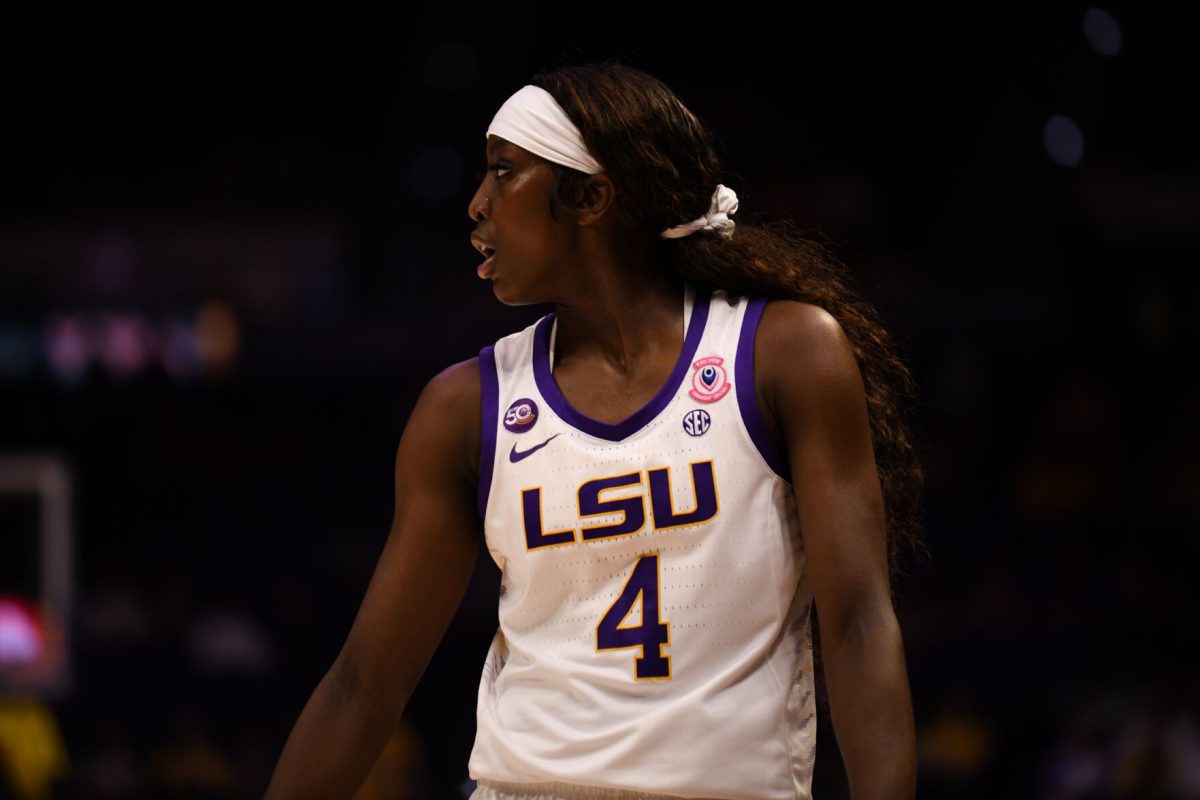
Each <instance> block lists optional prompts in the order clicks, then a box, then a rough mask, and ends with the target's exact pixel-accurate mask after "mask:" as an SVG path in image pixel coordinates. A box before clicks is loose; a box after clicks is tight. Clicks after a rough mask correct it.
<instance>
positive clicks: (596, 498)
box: [521, 459, 719, 550]
mask: <svg viewBox="0 0 1200 800" xmlns="http://www.w3.org/2000/svg"><path fill="white" fill-rule="evenodd" d="M689 467H690V468H691V473H692V492H693V497H694V498H695V507H694V508H692V510H691V511H684V512H677V511H675V507H674V503H673V502H672V500H671V473H670V468H669V467H656V468H654V469H649V470H646V471H645V472H646V478H647V481H648V483H649V486H650V511H651V514H652V515H653V521H654V522H653V526H654V530H664V529H666V528H678V527H680V526H683V525H696V524H698V523H701V522H707V521H708V520H710V519H712V518H713V517H715V516H716V515H717V512H718V510H719V505H718V503H717V483H716V480H715V478H714V477H713V462H712V460H711V459H709V460H707V461H693V462H692V463H691V464H689ZM641 485H642V471H641V470H639V471H637V472H628V473H625V474H622V475H611V476H607V477H603V478H593V479H591V480H589V481H587V482H585V483H584V484H583V485H582V486H580V487H579V492H578V500H579V517H580V519H581V520H583V519H587V518H588V517H596V516H600V515H602V514H621V515H622V519H621V520H620V521H619V522H614V523H609V524H605V525H591V526H580V528H579V531H580V532H581V533H582V536H583V540H584V541H585V542H587V541H595V540H596V539H611V538H613V537H615V536H629V535H631V534H634V533H637V532H638V531H640V530H641V529H642V528H643V527H645V525H646V507H645V495H644V493H639V494H633V495H629V496H628V497H618V498H613V499H611V500H602V499H601V498H600V493H601V492H603V491H605V490H607V489H617V488H621V487H628V486H641ZM521 514H522V517H523V519H524V524H525V546H526V548H527V549H528V550H537V549H539V548H542V547H555V546H557V545H564V544H572V543H573V542H575V541H577V540H576V529H575V528H568V529H566V530H561V531H549V532H547V531H545V530H544V529H543V528H542V487H540V486H535V487H533V488H530V489H522V490H521Z"/></svg>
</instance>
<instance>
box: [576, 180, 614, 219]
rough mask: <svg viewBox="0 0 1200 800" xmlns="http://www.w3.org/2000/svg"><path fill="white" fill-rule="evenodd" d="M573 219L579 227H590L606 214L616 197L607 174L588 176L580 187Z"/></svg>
mask: <svg viewBox="0 0 1200 800" xmlns="http://www.w3.org/2000/svg"><path fill="white" fill-rule="evenodd" d="M577 196H578V200H577V202H576V204H575V218H576V219H577V220H578V222H579V224H580V225H591V224H593V223H595V222H597V221H598V220H600V219H601V218H603V217H604V215H605V214H607V213H608V211H609V209H610V208H611V207H612V205H613V201H614V200H615V199H616V196H617V187H616V185H614V184H613V182H612V178H610V177H609V176H608V173H605V172H597V173H596V174H595V175H588V176H587V178H586V179H584V182H583V185H582V186H581V187H580V190H579V194H578V195H577Z"/></svg>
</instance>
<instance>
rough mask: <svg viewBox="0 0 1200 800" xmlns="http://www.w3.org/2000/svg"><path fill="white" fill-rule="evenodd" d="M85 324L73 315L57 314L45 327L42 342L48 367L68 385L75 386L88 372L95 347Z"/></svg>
mask: <svg viewBox="0 0 1200 800" xmlns="http://www.w3.org/2000/svg"><path fill="white" fill-rule="evenodd" d="M88 327H89V326H87V325H86V324H85V322H84V321H83V320H82V319H80V318H79V317H77V316H75V315H73V314H56V315H54V316H53V317H51V318H50V322H49V324H48V325H47V326H46V333H45V338H44V341H43V348H44V355H45V358H46V363H47V364H48V365H49V366H50V370H51V372H53V373H54V376H55V377H56V378H58V379H59V380H60V381H62V382H63V383H66V384H76V383H78V382H79V381H80V380H81V379H82V378H83V376H84V373H86V372H87V368H88V364H89V363H90V362H91V360H92V355H93V345H92V340H91V336H90V333H89V331H88Z"/></svg>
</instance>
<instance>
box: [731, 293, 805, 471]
mask: <svg viewBox="0 0 1200 800" xmlns="http://www.w3.org/2000/svg"><path fill="white" fill-rule="evenodd" d="M766 306H767V301H766V298H758V299H755V300H751V301H750V302H749V303H748V304H747V305H746V314H745V316H743V317H742V330H741V332H740V333H739V334H738V346H737V365H736V366H735V367H734V378H733V382H734V385H735V386H736V387H737V402H738V408H739V409H741V412H742V422H744V423H746V430H747V431H749V432H750V438H751V439H752V440H753V441H754V446H755V447H757V448H758V452H759V453H761V454H762V457H763V458H764V459H765V460H766V462H767V464H769V465H770V467H771V469H772V470H774V471H775V474H776V475H778V476H779V477H781V478H783V479H784V480H785V481H787V482H788V483H791V477H790V475H791V470H789V469H788V466H787V462H786V461H785V460H784V459H783V457H782V455H780V453H779V450H778V449H777V448H776V447H775V443H774V442H772V441H771V435H770V434H769V433H768V432H767V426H766V423H764V422H763V419H762V414H760V413H759V411H758V400H757V398H756V397H755V393H754V334H755V333H756V332H757V331H758V321H759V319H760V318H761V317H762V312H763V309H764V308H766Z"/></svg>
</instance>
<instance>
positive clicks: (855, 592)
mask: <svg viewBox="0 0 1200 800" xmlns="http://www.w3.org/2000/svg"><path fill="white" fill-rule="evenodd" d="M755 356H756V359H755V360H756V361H757V362H758V363H760V364H762V365H763V368H764V370H765V372H764V375H763V390H764V394H765V397H764V400H765V404H766V406H767V412H768V413H772V414H773V415H774V416H775V419H777V420H778V421H779V431H780V434H781V439H782V441H783V443H784V445H785V446H786V449H787V458H788V463H789V466H790V467H791V475H792V484H793V486H794V491H795V497H796V504H797V509H798V511H799V514H800V527H801V532H802V535H803V537H804V546H805V551H806V554H807V559H808V567H809V569H810V570H811V574H812V581H813V593H814V602H815V604H816V610H817V615H818V618H819V620H820V632H821V649H822V654H823V656H822V658H823V661H824V666H825V679H826V685H827V686H828V688H829V700H830V709H831V712H832V716H833V725H834V731H835V733H836V734H837V741H838V746H839V748H840V750H841V752H842V758H843V761H844V762H845V765H846V773H847V778H848V780H849V784H850V791H851V795H852V796H853V797H854V798H855V800H867V799H868V798H870V799H872V800H873V799H874V798H912V797H913V796H914V794H915V793H916V741H915V739H916V736H915V730H914V724H913V714H912V701H911V697H910V691H909V686H908V675H907V671H906V668H905V659H904V647H903V641H902V639H901V633H900V626H899V624H898V622H897V620H896V615H895V611H894V609H893V607H892V601H891V589H890V585H889V578H888V563H887V549H886V542H885V534H884V532H885V522H884V504H883V494H882V490H881V488H880V483H879V475H878V472H877V470H876V465H875V453H874V446H873V444H872V440H871V430H870V425H869V422H868V416H867V402H866V394H865V390H864V387H863V381H862V375H861V373H860V371H859V369H858V364H857V362H856V360H855V357H854V353H853V350H852V349H851V345H850V342H849V340H848V339H847V337H846V335H845V332H844V331H843V330H842V328H841V326H840V325H839V324H838V322H837V320H836V319H835V318H834V317H833V316H832V315H830V314H829V313H828V312H826V311H824V310H823V309H821V308H819V307H817V306H815V305H811V304H808V303H800V302H796V301H790V300H775V301H772V302H770V303H768V304H767V307H766V309H765V310H764V312H763V316H762V319H761V320H760V322H759V331H758V335H757V337H756V341H755Z"/></svg>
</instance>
